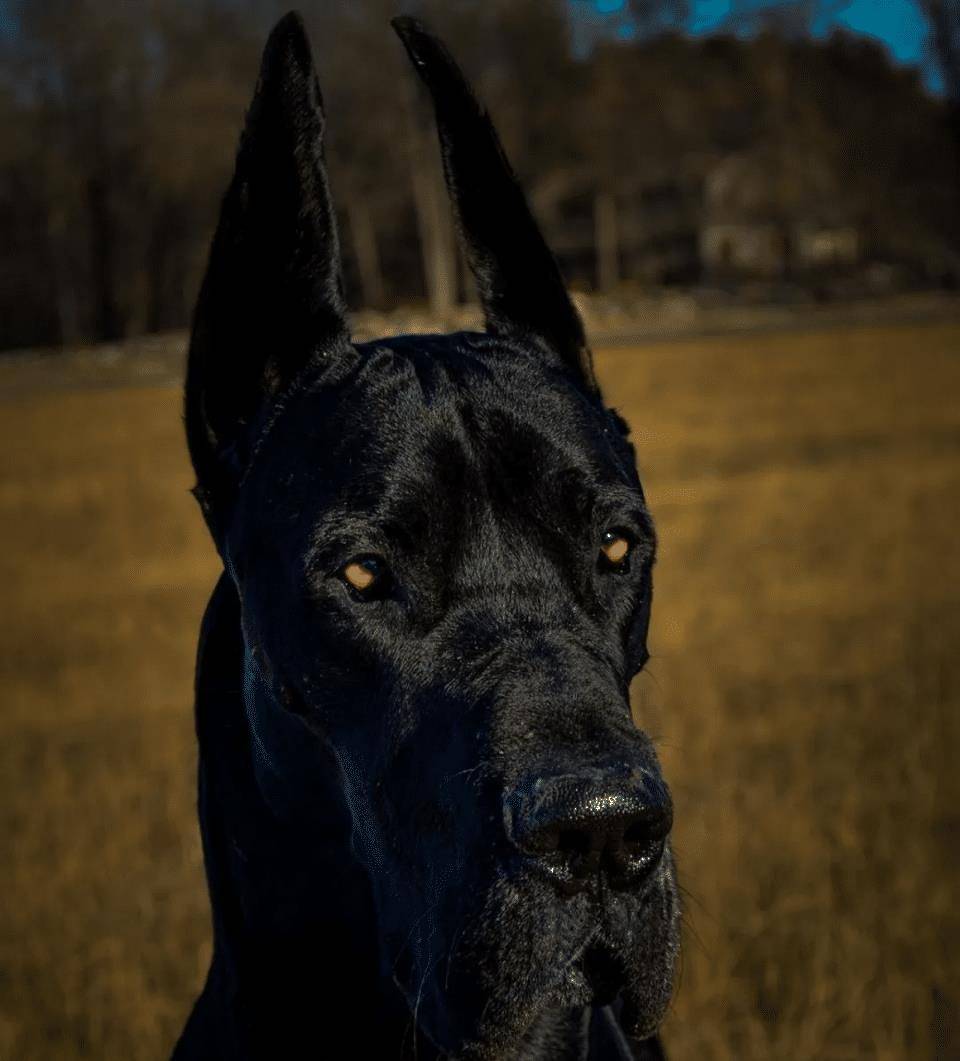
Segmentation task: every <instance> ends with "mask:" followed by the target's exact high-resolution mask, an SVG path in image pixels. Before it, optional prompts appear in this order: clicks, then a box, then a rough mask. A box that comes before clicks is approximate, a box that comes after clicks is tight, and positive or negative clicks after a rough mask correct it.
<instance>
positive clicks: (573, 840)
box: [556, 829, 591, 858]
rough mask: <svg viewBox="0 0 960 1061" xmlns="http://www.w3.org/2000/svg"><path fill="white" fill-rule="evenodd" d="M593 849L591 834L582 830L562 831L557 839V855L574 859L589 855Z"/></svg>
mask: <svg viewBox="0 0 960 1061" xmlns="http://www.w3.org/2000/svg"><path fill="white" fill-rule="evenodd" d="M590 848H591V840H590V834H589V833H586V832H584V831H583V830H581V829H561V830H560V835H559V836H558V837H557V847H556V850H557V854H559V855H565V856H567V857H568V858H574V857H576V856H577V855H586V854H589V852H590Z"/></svg>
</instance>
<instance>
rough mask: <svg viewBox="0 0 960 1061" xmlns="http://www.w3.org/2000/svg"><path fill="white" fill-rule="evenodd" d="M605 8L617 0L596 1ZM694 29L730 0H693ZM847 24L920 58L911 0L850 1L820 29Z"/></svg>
mask: <svg viewBox="0 0 960 1061" xmlns="http://www.w3.org/2000/svg"><path fill="white" fill-rule="evenodd" d="M599 3H600V4H605V5H606V6H607V9H608V10H612V9H613V8H614V7H615V6H620V5H619V4H617V2H616V0H599ZM691 7H692V10H693V24H692V26H691V29H693V30H694V32H709V31H710V30H711V29H713V28H714V27H716V26H717V25H719V24H720V23H721V22H722V21H723V20H724V18H726V16H727V15H728V14H729V13H730V3H729V0H693V2H692V4H691ZM837 24H839V25H842V26H847V27H848V28H849V29H852V30H855V31H856V32H857V33H864V34H867V35H869V36H871V37H877V38H879V39H880V40H882V41H883V42H884V44H886V46H887V47H888V48H889V49H890V51H891V52H892V53H893V55H894V56H895V57H896V58H897V59H899V60H900V62H903V63H918V62H920V60H921V59H922V57H923V39H924V25H923V20H922V19H921V17H920V15H919V14H918V12H917V7H916V4H915V3H914V0H850V3H849V4H847V5H846V6H845V7H844V9H843V11H841V12H840V14H838V15H837V16H836V17H835V18H833V19H832V20H831V22H830V23H828V24H827V25H824V26H821V27H820V29H821V31H829V29H830V28H831V26H833V25H837Z"/></svg>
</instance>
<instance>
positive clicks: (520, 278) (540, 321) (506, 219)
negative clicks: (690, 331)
mask: <svg viewBox="0 0 960 1061" xmlns="http://www.w3.org/2000/svg"><path fill="white" fill-rule="evenodd" d="M392 25H393V27H394V29H395V30H396V31H397V34H398V35H399V37H400V39H401V40H402V41H403V43H404V45H405V47H406V49H407V52H408V53H409V55H410V58H411V59H412V61H413V64H414V66H415V67H416V70H417V73H418V74H419V75H420V77H421V79H422V80H423V82H424V83H425V84H426V86H427V88H428V89H429V90H430V95H431V96H432V98H433V105H434V109H435V111H436V117H437V130H438V132H439V134H440V149H441V152H442V155H443V168H444V174H445V176H446V180H447V188H448V190H449V192H450V197H451V199H452V200H453V205H454V209H455V211H456V214H457V219H458V222H459V225H460V232H461V236H462V238H463V241H464V244H465V249H466V253H467V259H468V261H469V263H470V268H471V271H472V272H473V276H474V279H475V280H476V283H477V290H478V293H479V295H480V301H481V302H482V304H483V311H484V316H485V317H486V323H487V329H488V330H489V331H491V332H493V333H500V334H512V335H520V336H524V337H528V338H533V339H539V340H541V341H542V342H545V343H546V344H547V345H548V346H549V347H550V348H551V349H553V350H554V351H556V353H557V354H559V355H560V357H561V359H562V360H563V362H564V363H565V364H566V365H567V366H568V367H569V369H570V370H571V371H572V373H573V374H574V375H575V376H576V378H577V379H578V380H579V381H580V383H581V385H582V386H584V388H585V389H587V390H588V391H589V392H591V393H593V394H596V393H598V388H597V382H596V377H595V376H594V374H593V364H592V360H591V357H590V351H589V349H588V347H587V341H586V337H585V335H584V331H583V323H582V321H581V320H580V316H579V314H578V313H577V311H576V308H575V307H574V305H573V303H572V302H571V300H570V296H569V294H568V293H567V289H566V285H565V284H564V282H563V277H562V276H561V275H560V269H559V267H558V266H557V262H556V259H555V258H554V257H553V255H552V254H551V253H550V249H549V248H548V247H547V244H546V242H545V241H544V238H543V236H542V234H541V232H540V229H539V227H538V225H537V222H536V221H535V219H534V217H533V214H532V213H531V211H530V207H529V206H528V205H527V201H526V198H525V197H524V194H523V191H522V189H521V188H520V185H519V183H518V182H517V179H516V177H515V176H514V174H513V171H512V169H511V168H510V163H509V162H508V161H507V158H506V156H505V155H504V153H503V148H502V147H501V145H500V140H499V138H498V136H497V133H496V130H495V129H494V127H493V123H492V122H491V121H490V117H489V115H488V114H487V113H486V111H485V110H484V109H483V108H482V107H481V106H480V104H479V103H478V102H477V99H476V97H475V96H474V94H473V92H472V91H471V89H470V86H469V85H468V84H467V81H466V79H465V78H464V76H463V74H462V73H461V72H460V69H459V67H458V66H457V64H456V63H455V62H454V61H453V58H452V57H451V55H450V53H449V52H448V51H447V49H446V48H445V47H444V45H443V44H442V42H441V41H439V40H438V39H437V38H436V37H434V36H432V35H431V34H430V33H428V32H427V31H426V30H425V29H424V28H423V26H421V25H420V23H419V22H417V21H416V19H412V18H406V17H404V18H395V19H394V20H393V22H392Z"/></svg>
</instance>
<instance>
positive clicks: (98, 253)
mask: <svg viewBox="0 0 960 1061" xmlns="http://www.w3.org/2000/svg"><path fill="white" fill-rule="evenodd" d="M87 208H88V210H89V212H90V213H89V216H90V238H91V258H92V262H91V265H92V276H91V280H92V282H93V302H94V334H93V336H92V338H94V339H98V340H100V341H101V342H112V341H114V340H116V339H120V338H122V337H123V314H122V312H121V310H120V304H119V301H118V299H117V291H116V271H115V253H114V252H115V238H114V237H115V232H114V227H113V219H112V218H111V217H110V207H109V202H108V192H107V185H106V182H105V181H104V180H103V179H102V178H101V177H99V176H97V177H92V178H91V179H90V181H89V183H88V185H87Z"/></svg>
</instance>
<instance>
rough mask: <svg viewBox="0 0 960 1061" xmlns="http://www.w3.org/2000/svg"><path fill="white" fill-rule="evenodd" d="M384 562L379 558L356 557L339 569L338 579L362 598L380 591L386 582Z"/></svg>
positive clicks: (386, 571) (385, 565)
mask: <svg viewBox="0 0 960 1061" xmlns="http://www.w3.org/2000/svg"><path fill="white" fill-rule="evenodd" d="M387 573H388V569H387V564H386V561H384V560H383V559H381V558H380V557H379V556H358V557H357V558H356V559H355V560H351V561H350V563H348V564H344V565H343V567H342V568H340V577H341V578H342V579H343V581H344V582H346V584H347V585H348V586H350V587H351V588H352V589H355V590H356V591H357V592H358V593H360V594H363V595H364V596H369V595H371V594H372V593H374V591H376V590H378V589H381V588H382V587H383V585H384V584H385V582H386V580H387Z"/></svg>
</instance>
